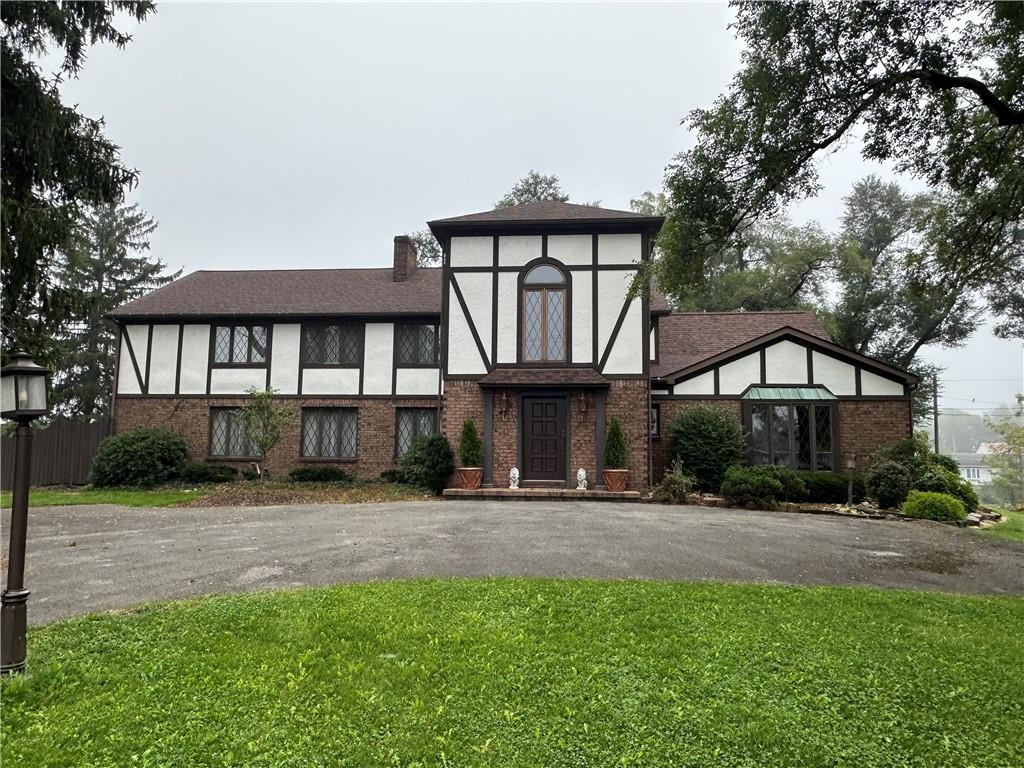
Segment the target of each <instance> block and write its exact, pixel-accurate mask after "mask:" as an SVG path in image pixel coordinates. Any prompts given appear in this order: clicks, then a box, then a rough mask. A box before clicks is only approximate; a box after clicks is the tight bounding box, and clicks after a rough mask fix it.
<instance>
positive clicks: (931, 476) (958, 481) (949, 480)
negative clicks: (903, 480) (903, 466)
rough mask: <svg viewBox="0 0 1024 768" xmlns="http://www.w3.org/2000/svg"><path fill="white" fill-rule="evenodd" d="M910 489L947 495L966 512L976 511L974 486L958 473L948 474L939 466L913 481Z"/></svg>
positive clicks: (947, 471) (976, 498) (976, 494)
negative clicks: (956, 500)
mask: <svg viewBox="0 0 1024 768" xmlns="http://www.w3.org/2000/svg"><path fill="white" fill-rule="evenodd" d="M911 488H912V489H913V490H915V491H931V492H933V493H945V494H949V495H950V496H953V497H954V498H957V499H959V500H960V502H961V503H962V504H963V505H964V509H966V510H967V511H968V512H976V511H977V509H978V492H977V491H975V490H974V486H972V485H971V484H970V483H969V482H968V481H967V480H964V479H963V478H962V477H960V475H959V473H957V472H950V471H949V470H947V469H943V468H941V467H939V466H934V467H932V468H931V469H930V470H928V471H927V472H925V473H924V474H923V475H921V477H919V478H917V479H916V480H914V481H913V482H912V483H911Z"/></svg>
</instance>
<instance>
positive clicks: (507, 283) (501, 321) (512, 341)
mask: <svg viewBox="0 0 1024 768" xmlns="http://www.w3.org/2000/svg"><path fill="white" fill-rule="evenodd" d="M517 277H518V275H516V274H515V273H512V272H502V273H501V274H499V275H498V362H499V363H514V362H515V361H516V345H517V344H518V343H519V330H518V328H517V327H516V316H517V311H518V307H517V297H516V285H517V282H516V280H517Z"/></svg>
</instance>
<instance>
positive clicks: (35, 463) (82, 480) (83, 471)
mask: <svg viewBox="0 0 1024 768" xmlns="http://www.w3.org/2000/svg"><path fill="white" fill-rule="evenodd" d="M109 434H110V419H101V420H99V421H94V422H91V423H89V422H84V421H64V420H57V421H54V422H52V423H51V424H49V425H48V426H46V427H44V428H42V429H37V430H34V431H33V432H32V485H85V484H86V483H88V482H89V471H90V469H91V468H92V459H93V457H94V456H95V455H96V449H97V448H98V447H99V444H100V441H101V440H103V438H105V437H106V436H107V435H109ZM13 484H14V437H13V436H12V437H4V438H0V488H2V489H3V490H5V491H7V490H10V489H11V486H12V485H13Z"/></svg>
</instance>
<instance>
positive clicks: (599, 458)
mask: <svg viewBox="0 0 1024 768" xmlns="http://www.w3.org/2000/svg"><path fill="white" fill-rule="evenodd" d="M606 397H607V395H606V393H605V391H604V390H599V391H598V392H597V394H596V395H595V396H594V401H595V402H594V448H595V450H594V453H595V456H594V467H595V470H594V472H595V474H596V475H597V477H595V478H594V490H597V491H603V490H604V489H605V487H604V438H605V423H604V418H605V417H604V410H605V398H606Z"/></svg>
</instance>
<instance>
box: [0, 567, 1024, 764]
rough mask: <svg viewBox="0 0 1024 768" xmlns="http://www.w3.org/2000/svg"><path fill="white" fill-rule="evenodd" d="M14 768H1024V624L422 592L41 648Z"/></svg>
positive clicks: (687, 601)
mask: <svg viewBox="0 0 1024 768" xmlns="http://www.w3.org/2000/svg"><path fill="white" fill-rule="evenodd" d="M29 643H30V668H31V676H30V677H29V678H27V679H25V680H14V681H11V682H8V683H6V684H5V685H4V689H3V718H2V737H3V744H2V749H3V755H4V757H5V758H6V761H5V764H6V763H9V764H10V765H12V766H13V765H18V766H108V765H109V766H113V765H131V766H170V765H173V766H214V765H216V766H227V765H239V766H241V765H244V766H274V767H275V768H276V767H278V766H280V767H284V768H287V767H295V766H328V765H330V766H334V765H345V766H385V765H386V766H443V765H460V766H461V765H516V766H521V765H531V766H532V765H536V766H594V765H602V766H656V765H677V766H750V767H751V768H753V767H754V766H758V767H760V766H858V767H861V766H921V767H922V768H924V767H925V766H928V767H931V766H966V765H971V766H998V767H999V768H1005V767H1006V766H1010V765H1022V764H1024V729H1022V728H1021V726H1020V724H1021V722H1024V696H1022V691H1024V665H1022V664H1021V663H1020V660H1021V658H1022V656H1024V601H1022V600H1015V599H1009V598H983V597H955V596H949V595H939V594H926V593H912V592H900V591H879V590H867V589H836V588H797V587H775V586H751V585H716V584H664V583H658V582H585V581H534V580H512V579H508V580H479V581H458V580H456V581H418V582H389V583H374V584H364V585H347V586H340V587H331V588H327V589H315V590H314V589H306V590H299V591H292V592H277V593H256V594H250V595H244V596H231V597H214V598H208V599H203V600H197V601H188V602H180V603H165V604H162V605H158V606H154V607H151V608H148V609H145V610H142V611H139V612H136V613H129V614H121V615H104V616H93V617H87V618H83V619H77V620H73V621H69V622H64V623H60V624H56V625H51V626H48V627H44V628H41V629H37V630H35V631H33V632H32V633H31V635H30V639H29Z"/></svg>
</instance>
